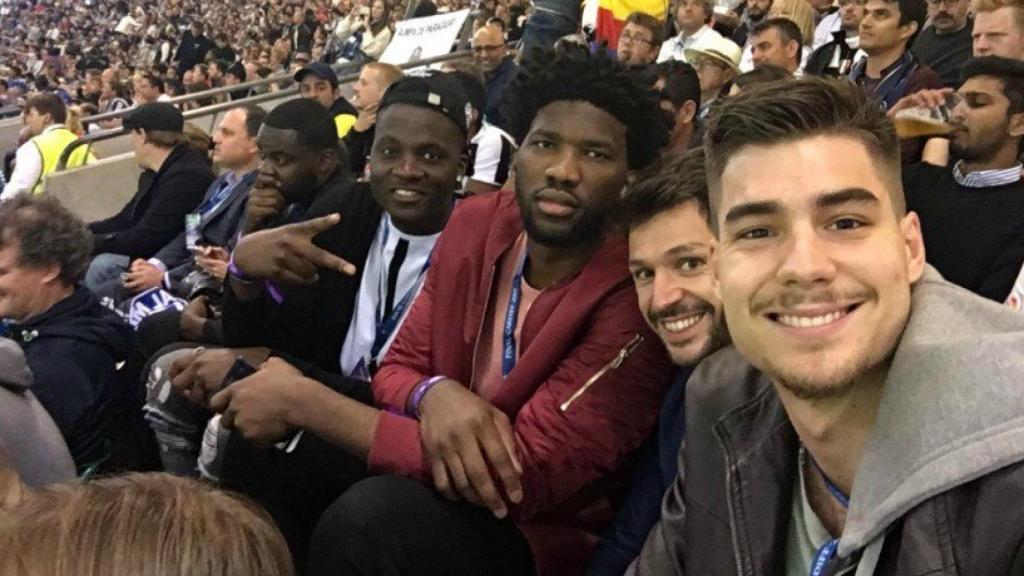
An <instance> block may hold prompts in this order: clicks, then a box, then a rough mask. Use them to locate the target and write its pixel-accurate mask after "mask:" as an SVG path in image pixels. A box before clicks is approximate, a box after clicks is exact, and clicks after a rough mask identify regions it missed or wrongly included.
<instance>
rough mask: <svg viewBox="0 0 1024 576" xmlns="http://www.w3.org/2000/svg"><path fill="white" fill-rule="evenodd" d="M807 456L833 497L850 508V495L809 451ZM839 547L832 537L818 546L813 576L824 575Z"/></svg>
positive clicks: (812, 566) (812, 571)
mask: <svg viewBox="0 0 1024 576" xmlns="http://www.w3.org/2000/svg"><path fill="white" fill-rule="evenodd" d="M807 457H808V458H810V460H811V464H813V465H814V469H815V470H817V471H818V474H821V479H822V480H824V481H825V488H826V489H827V490H828V493H829V494H831V495H832V497H833V498H835V499H836V502H839V504H840V505H841V506H842V507H843V508H849V507H850V497H849V496H847V495H846V494H844V493H843V491H842V490H840V489H839V487H838V486H836V485H835V484H833V483H832V481H831V480H829V479H828V475H826V474H825V471H824V470H822V469H821V467H820V466H818V462H817V461H816V460H815V459H814V457H813V456H811V454H810V453H809V452H808V453H807ZM838 549H839V539H838V538H832V539H831V540H829V541H828V542H825V543H824V544H822V545H821V548H818V551H817V552H816V553H815V554H814V562H812V563H811V576H822V574H824V573H825V567H826V566H828V563H829V562H830V561H831V560H832V558H835V555H836V551H837V550H838Z"/></svg>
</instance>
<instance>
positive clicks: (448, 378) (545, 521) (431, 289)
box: [213, 53, 672, 575]
mask: <svg viewBox="0 0 1024 576" xmlns="http://www.w3.org/2000/svg"><path fill="white" fill-rule="evenodd" d="M509 91H510V92H511V96H510V102H511V103H513V104H512V106H511V107H510V113H511V114H510V116H509V121H510V123H511V125H512V127H513V131H514V135H515V136H516V137H517V140H519V141H521V142H522V143H523V145H522V147H521V148H520V151H519V154H518V156H517V160H516V176H517V178H516V180H517V184H516V191H515V192H512V191H504V192H498V193H495V194H492V195H489V196H486V197H480V198H473V199H469V200H466V201H465V202H463V203H462V204H461V205H460V206H459V207H458V208H457V209H456V211H455V213H454V214H453V215H452V217H451V219H450V220H449V222H448V225H447V227H446V228H445V231H444V232H443V233H442V235H441V238H440V239H439V240H438V242H437V245H436V247H435V249H434V255H433V257H432V259H431V265H430V269H429V272H428V274H427V279H426V283H425V285H424V288H423V291H422V292H421V293H420V295H419V297H418V298H417V300H416V302H415V303H414V305H413V306H412V309H411V310H410V312H409V316H408V318H407V319H406V320H405V322H404V323H403V325H402V328H401V329H400V331H399V333H398V336H397V338H396V340H395V342H394V343H393V344H392V347H391V349H390V352H389V353H388V355H387V356H386V358H385V359H384V361H383V363H382V365H381V368H380V370H379V372H378V373H377V374H376V376H375V377H374V380H373V393H374V399H375V401H376V403H377V405H378V406H379V407H381V408H384V410H377V409H373V408H369V407H367V406H365V405H363V404H359V403H358V402H356V401H354V400H352V399H351V398H347V397H345V396H343V395H341V394H337V393H335V392H333V391H331V390H329V389H328V388H326V387H325V386H323V385H321V384H320V383H318V382H316V381H314V380H310V379H307V378H303V377H302V376H301V375H300V374H298V373H297V372H296V371H295V370H294V369H293V368H291V367H290V366H288V365H287V364H285V363H284V362H282V361H279V360H273V359H272V360H271V361H268V363H267V364H266V365H265V366H264V367H263V369H262V370H261V371H260V372H259V373H258V374H257V375H255V376H253V377H251V378H249V379H246V380H242V381H240V382H238V383H236V384H234V385H233V386H231V387H230V388H228V389H226V390H224V391H223V392H221V395H222V396H221V398H217V397H215V398H214V400H213V404H214V405H222V406H223V405H228V406H229V408H228V409H227V411H226V412H225V414H226V416H225V419H226V420H229V422H230V423H231V425H233V426H235V427H236V428H237V429H238V431H239V432H240V433H241V434H242V435H244V436H246V437H249V438H252V439H256V440H263V441H277V440H278V439H279V438H277V437H274V436H273V434H272V433H267V432H265V431H267V430H275V429H276V430H277V431H278V433H279V431H280V430H286V429H289V428H293V427H302V428H303V429H305V430H307V431H308V432H310V433H312V434H315V435H316V436H318V437H320V438H322V439H324V440H326V441H328V442H330V443H332V444H335V445H337V446H340V447H342V448H343V449H344V450H345V451H346V452H348V453H350V454H352V455H355V456H357V457H359V458H362V459H365V460H366V461H368V463H369V467H370V469H371V471H373V472H378V473H385V474H386V475H385V476H380V477H375V478H370V479H368V480H364V481H362V482H359V483H357V484H356V485H354V486H353V487H351V488H349V489H348V490H347V491H345V493H344V494H343V495H341V497H340V498H339V499H338V500H337V501H335V503H334V504H332V505H331V507H329V508H328V510H327V511H326V512H325V513H324V515H323V516H322V517H321V520H320V523H319V525H318V526H317V529H316V532H315V533H314V536H313V542H312V546H311V550H310V555H309V564H308V569H307V574H312V575H317V574H336V573H346V574H347V573H353V574H426V573H431V574H438V573H441V574H530V573H534V572H538V573H541V574H545V573H547V574H555V573H557V574H574V573H583V570H584V569H585V566H586V561H587V558H588V556H589V553H590V551H591V550H592V548H593V544H594V543H595V542H596V539H597V534H598V533H599V531H600V530H601V529H602V528H603V526H604V525H605V524H607V522H608V521H609V520H610V518H611V507H612V496H613V494H614V493H615V491H614V487H615V485H616V484H617V482H616V481H618V480H625V478H624V477H621V478H620V476H621V474H619V473H620V472H624V470H622V468H623V464H624V462H625V461H626V459H627V457H628V456H629V455H630V454H631V453H632V452H633V451H634V450H635V449H636V447H637V446H638V445H639V444H640V443H641V442H642V441H643V439H644V438H645V437H646V436H647V434H648V433H649V431H650V430H651V427H652V426H653V423H654V421H655V418H656V416H657V412H658V407H659V404H660V401H661V398H662V395H663V394H664V392H665V390H666V389H667V387H668V385H669V383H670V379H671V372H672V368H671V365H670V363H669V360H668V358H667V357H666V355H665V352H664V348H663V347H662V346H661V343H660V341H659V340H658V338H657V336H656V335H655V334H653V333H652V332H651V331H650V329H649V328H648V326H647V325H646V323H645V322H644V319H643V317H642V315H641V314H640V311H639V310H638V309H637V305H636V295H635V291H634V289H633V286H632V282H631V279H630V276H629V273H628V269H627V265H626V261H627V247H626V241H625V238H623V237H622V236H620V235H618V234H615V233H614V232H613V230H612V228H611V226H610V223H609V220H610V218H611V216H612V215H613V214H614V213H615V211H616V210H617V209H618V207H619V202H620V200H619V197H620V192H621V190H622V188H623V186H624V185H625V183H626V180H627V176H628V174H629V173H630V171H631V170H635V169H639V168H642V167H644V166H645V165H647V164H648V163H650V162H651V161H652V160H653V159H654V158H655V157H656V156H657V154H658V149H659V148H660V147H661V146H663V145H664V143H665V142H666V140H667V134H666V132H665V128H664V125H663V122H662V120H661V114H660V111H659V108H658V102H657V96H656V95H655V94H654V93H653V92H651V91H649V90H647V89H646V88H644V87H642V86H641V85H640V84H638V83H636V82H634V80H633V78H632V77H631V76H630V75H629V74H628V72H627V71H626V70H625V69H624V68H622V67H621V66H620V65H618V64H616V63H614V62H613V61H612V60H610V59H608V58H607V57H606V56H603V55H601V56H595V57H587V56H580V55H575V56H572V55H559V56H555V55H554V54H551V53H548V54H538V57H536V58H531V59H530V64H529V65H527V66H526V67H525V68H524V69H523V70H522V72H521V74H520V75H518V76H517V77H516V79H514V80H513V81H512V83H511V84H510V86H509ZM272 387H273V388H275V389H276V390H278V391H280V390H290V391H291V392H290V393H279V396H278V398H279V400H280V405H282V406H284V407H283V408H281V410H280V413H281V414H284V415H285V416H283V417H282V421H281V422H280V425H279V426H276V427H275V426H273V425H271V424H268V422H267V420H266V418H265V417H264V415H262V414H261V415H259V416H260V417H256V415H254V414H252V413H250V414H246V413H245V412H246V403H247V402H246V398H245V396H249V397H250V398H252V399H254V400H255V399H256V397H257V396H258V395H260V394H261V390H269V389H270V388H272ZM281 396H284V397H283V398H282V397H281ZM265 434H266V435H265ZM424 481H426V482H424ZM430 481H432V483H433V488H434V489H432V488H431V487H430V486H429V483H430ZM435 489H436V490H435Z"/></svg>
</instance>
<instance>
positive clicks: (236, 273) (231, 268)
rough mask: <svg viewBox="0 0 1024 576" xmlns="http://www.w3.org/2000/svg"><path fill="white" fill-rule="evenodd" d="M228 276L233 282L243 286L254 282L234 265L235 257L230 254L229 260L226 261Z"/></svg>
mask: <svg viewBox="0 0 1024 576" xmlns="http://www.w3.org/2000/svg"><path fill="white" fill-rule="evenodd" d="M228 274H230V275H231V276H232V277H233V278H234V279H235V280H238V281H239V282H242V283H243V284H251V283H253V282H255V280H253V279H252V278H249V277H248V276H246V275H245V274H242V271H241V270H239V269H238V266H236V265H235V255H234V254H231V258H229V259H228Z"/></svg>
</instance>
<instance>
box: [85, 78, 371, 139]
mask: <svg viewBox="0 0 1024 576" xmlns="http://www.w3.org/2000/svg"><path fill="white" fill-rule="evenodd" d="M351 66H352V65H351V64H350V63H345V64H334V65H333V66H332V68H333V69H334V71H335V72H336V73H337V72H339V71H341V70H344V69H345V68H350V67H351ZM294 76H295V75H294V74H293V73H290V72H282V73H281V74H275V75H274V76H267V77H266V78H260V79H258V80H250V81H248V82H242V83H241V84H235V85H233V86H218V87H216V88H210V89H209V90H202V91H199V92H190V93H188V94H182V95H181V96H175V97H173V98H170V99H168V100H165V102H167V103H168V104H180V103H182V102H191V101H192V100H200V99H202V98H210V97H213V96H220V95H221V94H227V93H231V92H238V91H241V90H248V89H249V88H257V87H260V86H269V85H270V84H275V83H277V82H291V81H292V79H293V77H294ZM129 110H131V108H122V109H121V110H113V111H111V112H103V113H102V114H93V115H92V116H86V117H85V118H82V124H89V123H93V122H101V121H103V120H110V119H113V118H120V117H121V116H123V115H125V114H126V113H128V111H129Z"/></svg>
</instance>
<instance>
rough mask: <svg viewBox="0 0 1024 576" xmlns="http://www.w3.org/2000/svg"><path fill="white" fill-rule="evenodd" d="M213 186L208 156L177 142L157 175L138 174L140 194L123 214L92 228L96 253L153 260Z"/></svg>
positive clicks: (182, 227)
mask: <svg viewBox="0 0 1024 576" xmlns="http://www.w3.org/2000/svg"><path fill="white" fill-rule="evenodd" d="M211 182H213V172H212V171H211V170H210V163H209V162H208V161H207V159H206V156H205V155H203V154H201V153H199V152H197V151H195V150H193V149H191V148H189V147H188V146H187V145H186V144H179V145H178V146H176V147H175V148H174V150H173V151H171V155H170V156H168V157H167V159H166V160H164V163H163V165H162V166H160V170H159V171H157V172H153V171H152V170H146V171H144V172H143V173H142V174H141V175H139V189H138V192H136V193H135V196H133V197H132V199H131V201H129V202H128V204H127V205H125V207H124V208H123V209H121V211H120V212H118V213H117V214H116V215H115V216H111V217H110V218H107V219H106V220H100V221H99V222H93V223H91V224H89V230H91V231H92V233H93V240H94V241H95V245H94V247H93V253H94V254H102V253H104V252H110V253H113V254H124V255H126V256H128V257H129V258H132V259H134V258H149V257H151V256H153V255H154V254H156V252H157V251H158V250H160V249H161V248H163V247H164V246H165V245H166V244H167V243H169V242H170V241H171V240H173V239H174V238H175V236H177V235H178V234H179V233H180V232H181V231H182V230H184V229H185V215H186V214H188V213H189V212H192V211H193V210H195V208H196V207H197V206H198V205H199V203H200V202H201V201H202V199H203V195H204V194H205V193H206V189H207V188H209V187H210V183H211Z"/></svg>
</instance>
